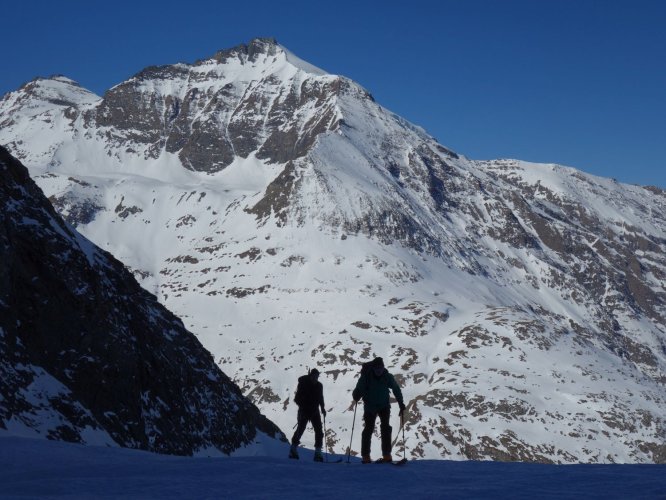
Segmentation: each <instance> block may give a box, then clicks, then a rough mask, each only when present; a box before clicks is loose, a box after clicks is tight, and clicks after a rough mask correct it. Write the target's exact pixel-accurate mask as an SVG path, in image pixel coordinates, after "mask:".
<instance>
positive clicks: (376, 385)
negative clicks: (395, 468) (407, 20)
mask: <svg viewBox="0 0 666 500" xmlns="http://www.w3.org/2000/svg"><path fill="white" fill-rule="evenodd" d="M389 389H391V391H393V395H394V396H395V398H396V399H397V400H398V406H399V407H400V415H401V416H402V413H403V412H404V410H405V404H404V402H403V399H402V392H401V391H400V387H399V386H398V384H397V382H396V381H395V379H394V378H393V375H391V374H390V373H389V372H388V371H387V370H386V368H384V360H383V359H382V358H375V359H374V360H372V361H370V362H368V363H366V364H365V365H363V368H362V369H361V377H360V378H359V379H358V383H357V384H356V388H355V389H354V392H352V397H353V398H354V401H355V402H356V403H357V404H358V401H359V399H361V398H363V432H362V433H361V457H362V459H363V463H364V464H367V463H370V462H372V460H371V459H370V440H371V438H372V433H373V432H374V431H375V422H376V420H377V416H378V415H379V421H380V429H381V431H382V458H380V459H379V460H377V462H378V463H384V462H385V463H390V462H392V461H393V457H391V431H392V428H391V426H390V425H389V419H390V417H391V403H390V401H389Z"/></svg>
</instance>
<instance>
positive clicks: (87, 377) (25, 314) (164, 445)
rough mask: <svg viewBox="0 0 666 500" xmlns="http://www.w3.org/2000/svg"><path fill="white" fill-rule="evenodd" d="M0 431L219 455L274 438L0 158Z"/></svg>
mask: <svg viewBox="0 0 666 500" xmlns="http://www.w3.org/2000/svg"><path fill="white" fill-rule="evenodd" d="M0 207H1V210H0V214H1V215H0V262H2V266H1V267H0V311H1V316H0V351H1V352H2V356H1V357H0V375H1V376H0V429H5V430H6V431H8V432H9V433H12V434H18V435H28V436H42V437H47V438H49V439H57V440H64V441H73V442H79V443H86V444H98V445H107V446H109V445H110V446H118V445H120V446H124V447H129V448H140V449H144V450H150V451H157V452H161V453H172V454H181V455H182V454H184V455H191V454H193V453H206V454H211V453H216V454H222V453H226V454H229V453H231V452H234V451H236V450H238V449H239V448H244V447H247V446H248V445H254V443H256V442H257V441H262V440H270V439H269V437H268V436H271V437H273V438H275V439H276V440H277V438H278V437H280V436H281V432H280V431H279V430H278V429H277V428H276V427H275V425H274V424H273V423H271V422H269V421H268V420H267V419H266V418H265V417H264V416H263V415H261V414H260V413H259V411H258V410H257V408H256V407H255V406H254V405H253V404H252V403H250V402H249V401H248V400H247V399H246V398H245V397H243V395H242V393H241V391H240V389H239V388H238V386H237V385H236V384H234V383H233V382H232V381H231V380H229V378H228V377H227V376H226V375H225V374H224V373H222V371H221V370H220V369H219V368H218V367H217V366H216V365H215V362H214V360H213V359H212V357H211V355H210V354H209V353H208V352H207V351H206V350H205V349H204V348H203V347H202V346H201V344H200V343H199V342H198V341H197V339H196V338H195V337H194V335H192V334H191V333H190V332H188V331H187V330H186V329H185V328H184V326H183V323H182V321H181V320H180V319H178V318H176V317H175V316H174V315H173V314H172V313H170V312H169V311H167V310H166V309H165V308H164V306H162V305H160V304H159V303H158V302H157V300H156V299H155V297H154V296H152V295H151V294H149V293H147V292H146V291H145V290H143V289H142V288H141V287H140V286H139V284H138V283H137V282H136V280H135V279H134V278H133V277H132V275H131V274H130V273H129V272H128V271H127V270H126V269H125V267H124V266H123V265H122V264H121V263H120V262H118V261H117V260H116V259H114V258H113V257H112V256H111V255H109V254H108V253H107V252H104V251H102V250H100V249H99V248H97V247H95V245H93V244H92V243H91V242H90V241H88V240H87V239H85V238H84V237H83V236H81V235H80V234H78V233H77V232H76V231H75V230H73V229H72V228H71V226H70V225H69V224H67V223H66V222H65V221H63V220H62V218H61V217H60V216H59V215H58V214H57V213H56V212H55V210H54V209H53V207H52V206H51V204H50V203H49V202H48V201H47V199H46V198H45V197H44V195H43V193H42V192H41V191H40V189H39V188H38V187H37V186H36V185H35V183H34V182H33V180H32V179H31V178H30V176H29V174H28V171H27V169H26V168H25V167H24V166H23V165H21V164H20V163H19V162H18V161H17V160H16V159H14V158H12V157H11V155H9V153H7V151H6V150H5V149H4V148H1V147H0Z"/></svg>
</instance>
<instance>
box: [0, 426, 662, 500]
mask: <svg viewBox="0 0 666 500" xmlns="http://www.w3.org/2000/svg"><path fill="white" fill-rule="evenodd" d="M0 435H1V434H0ZM664 491H666V466H664V465H566V466H558V465H541V464H517V463H514V464H510V463H497V462H468V461H465V462H453V461H444V460H418V461H413V462H410V463H408V464H407V465H405V466H403V467H393V466H387V465H361V464H360V463H358V462H353V463H350V464H347V463H346V462H343V463H340V464H316V463H314V462H311V461H305V460H300V461H292V460H287V459H285V458H275V457H245V458H236V457H231V458H183V457H173V456H164V455H154V454H150V453H146V452H139V451H133V450H122V449H117V448H116V449H114V448H102V447H93V446H85V447H84V446H77V445H72V444H66V443H57V442H47V441H37V440H29V439H25V438H15V437H0V497H2V498H160V499H168V498H220V497H223V498H274V497H278V498H300V497H311V498H364V499H370V498H394V497H396V498H529V499H533V498H545V499H548V498H557V499H567V498H571V499H573V498H576V499H578V498H589V499H592V498H603V499H613V498H618V499H626V498H634V499H658V498H664Z"/></svg>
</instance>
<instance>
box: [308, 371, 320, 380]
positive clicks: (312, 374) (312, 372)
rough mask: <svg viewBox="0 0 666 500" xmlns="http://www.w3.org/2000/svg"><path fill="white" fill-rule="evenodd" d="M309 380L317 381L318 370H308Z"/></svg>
mask: <svg viewBox="0 0 666 500" xmlns="http://www.w3.org/2000/svg"><path fill="white" fill-rule="evenodd" d="M310 378H312V380H318V379H319V370H317V369H316V368H313V369H312V370H310Z"/></svg>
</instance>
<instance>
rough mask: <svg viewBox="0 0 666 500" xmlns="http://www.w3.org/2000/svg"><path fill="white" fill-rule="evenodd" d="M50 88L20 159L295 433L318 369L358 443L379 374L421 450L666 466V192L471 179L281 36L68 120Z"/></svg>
mask: <svg viewBox="0 0 666 500" xmlns="http://www.w3.org/2000/svg"><path fill="white" fill-rule="evenodd" d="M51 82H52V80H38V81H36V82H32V83H31V84H28V85H27V86H25V87H23V88H22V89H19V90H18V91H17V92H15V93H11V94H8V95H7V96H5V97H4V98H3V100H2V101H0V141H2V142H5V143H7V144H9V145H10V147H11V149H12V151H14V152H15V153H16V154H17V155H19V157H21V158H23V159H24V161H25V162H26V163H27V164H28V166H29V167H30V168H31V172H32V174H33V175H34V176H35V178H36V180H37V182H39V184H40V185H41V186H42V188H43V189H44V190H45V192H47V194H48V195H49V196H50V199H51V201H52V202H53V203H54V204H55V206H56V207H57V208H58V210H59V211H60V212H61V213H62V214H63V215H64V216H65V217H67V218H68V220H69V221H70V222H71V223H73V224H75V225H77V227H78V229H79V230H81V231H82V232H83V234H85V235H86V236H87V237H89V238H90V239H91V240H93V241H95V242H96V243H97V244H98V245H100V246H101V247H102V248H105V249H107V250H109V251H111V252H112V253H113V254H114V255H115V256H116V257H117V258H119V259H120V260H122V261H123V262H124V263H125V264H126V265H127V266H128V267H129V268H131V269H132V270H133V271H134V273H135V275H136V276H137V278H138V279H139V280H140V282H141V284H142V286H144V287H145V288H146V289H148V290H149V291H151V292H153V293H155V295H156V296H157V297H158V299H159V300H160V302H162V303H163V304H165V305H167V307H169V309H171V310H173V311H175V312H176V314H178V315H179V316H180V317H182V318H183V320H184V322H185V323H186V324H187V325H188V328H190V329H191V330H192V331H193V332H194V333H195V334H196V335H197V337H198V338H199V339H200V340H201V342H202V343H203V344H204V346H205V347H206V348H207V349H208V350H209V351H210V352H211V353H212V354H213V356H214V357H215V360H216V362H217V363H218V364H219V365H220V366H223V367H224V369H225V371H227V372H228V373H229V374H230V375H231V376H232V378H233V379H234V380H235V381H236V382H237V383H239V385H241V387H242V389H243V391H244V393H245V394H246V395H248V396H249V397H251V398H252V399H253V401H255V402H256V404H258V405H259V406H260V408H262V411H264V412H266V413H267V415H269V416H270V418H272V419H274V420H275V421H276V422H278V423H279V425H281V426H283V428H287V427H289V426H291V425H292V424H293V422H294V421H295V409H294V405H293V403H292V402H291V399H292V395H293V390H294V388H295V381H296V378H297V376H298V375H300V374H301V373H303V371H304V370H305V367H306V366H308V365H309V366H312V365H313V364H317V365H318V366H320V369H322V371H323V372H324V374H325V378H324V379H323V382H324V385H325V390H326V398H327V403H328V404H329V405H330V406H331V407H332V408H333V411H332V412H331V413H330V416H329V418H330V420H331V422H329V430H330V434H329V444H330V446H332V447H334V448H335V449H337V450H341V449H342V448H343V447H346V446H347V444H348V435H349V432H350V430H351V426H352V421H351V419H352V412H351V407H350V406H349V405H350V399H351V396H350V392H351V389H352V388H353V386H354V380H355V376H356V373H357V372H358V367H359V364H360V363H361V362H362V361H364V360H367V359H369V358H370V357H372V356H374V355H380V356H383V357H384V358H385V359H386V360H387V361H388V364H389V366H390V369H391V371H392V372H393V373H395V374H396V375H397V378H398V379H399V380H400V382H401V384H403V387H404V391H403V392H404V393H405V395H406V398H407V399H408V400H409V405H408V406H409V408H410V411H411V416H410V418H409V419H408V426H407V433H408V436H409V438H408V440H409V442H410V443H412V444H411V446H410V450H409V451H410V453H411V454H412V455H413V456H416V457H426V458H434V457H452V458H474V459H482V458H493V459H502V460H504V459H507V460H533V461H544V462H575V461H583V462H586V461H590V462H614V461H615V462H646V461H647V462H649V461H655V462H663V461H664V460H665V456H666V449H665V448H664V444H663V443H664V439H665V437H666V423H665V422H664V420H663V416H662V411H661V410H660V408H662V407H663V405H664V401H665V400H666V389H665V386H664V384H665V383H666V331H665V327H664V325H665V324H666V316H665V315H666V289H665V288H664V276H665V275H666V259H665V258H664V255H665V253H664V252H665V251H666V221H665V219H664V213H665V212H664V208H665V207H666V193H664V192H663V191H661V190H659V189H657V188H643V187H638V186H628V185H624V184H619V183H616V182H613V181H611V180H607V179H601V178H598V177H594V176H590V175H587V174H584V173H582V172H579V171H576V170H574V169H569V168H565V167H560V166H556V165H537V164H529V163H526V162H520V161H513V160H497V161H489V162H479V161H472V160H469V159H467V158H464V157H462V156H460V155H458V154H456V153H454V152H452V151H449V150H448V149H446V148H444V147H443V146H441V145H440V144H438V143H437V142H436V141H435V140H434V139H433V138H431V137H430V136H428V135H427V134H426V133H425V132H424V131H422V130H421V129H419V128H418V127H415V126H413V125H412V124H410V123H408V122H406V121H405V120H403V119H401V118H400V117H398V116H396V115H394V114H392V113H391V112H389V111H387V110H386V109H384V108H382V107H381V106H379V105H378V104H377V103H375V102H374V100H373V99H372V97H371V96H370V95H369V94H368V92H367V91H365V90H364V89H363V88H361V87H360V86H359V85H357V84H356V83H354V82H351V81H350V80H348V79H345V78H343V77H339V76H334V75H327V74H324V73H323V72H322V71H321V70H318V69H316V68H313V67H311V66H309V65H307V64H305V63H303V62H302V61H300V60H298V59H296V58H295V57H294V56H293V55H291V54H290V53H289V52H288V51H287V50H286V49H284V48H283V47H281V46H280V45H279V44H277V43H275V42H274V41H272V40H265V39H258V40H253V41H252V42H251V43H250V44H248V45H247V46H245V45H243V46H239V47H237V48H234V49H230V50H228V51H221V52H219V53H217V54H216V55H215V56H213V57H212V58H209V59H206V60H203V61H199V62H196V63H194V64H192V65H187V64H178V65H173V66H164V67H160V68H148V69H147V70H144V71H142V72H141V73H139V74H138V75H136V76H135V77H133V78H131V79H129V80H128V81H126V82H123V83H121V84H119V85H117V86H116V87H114V88H112V89H111V90H109V91H108V92H107V93H106V94H105V96H104V97H103V98H94V97H92V96H90V95H88V94H86V95H85V98H81V101H80V102H78V103H75V104H72V105H70V106H68V107H62V106H59V105H54V104H52V103H50V101H49V100H48V99H45V98H43V97H41V96H42V94H47V95H53V94H54V93H55V92H56V91H57V89H59V88H60V84H61V83H62V77H58V78H56V80H55V83H54V84H52V83H51ZM31 85H32V86H33V87H30V86H31ZM35 86H36V87H39V88H40V89H42V90H39V91H36V90H34V87H35ZM71 86H72V88H71V89H69V90H68V91H67V92H65V91H62V90H61V92H62V93H64V94H66V95H71V94H76V95H79V94H77V92H78V91H77V89H78V87H77V86H76V85H74V84H73V83H72V84H71ZM47 89H48V90H47ZM63 100H67V99H63ZM69 101H73V99H72V98H70V99H69ZM23 102H29V103H33V104H30V106H27V105H24V104H22V103H23ZM35 102H38V103H39V104H34V103H35ZM33 110H40V112H39V113H37V112H36V111H33ZM35 131H39V132H38V133H37V132H35ZM394 427H396V428H397V425H395V426H394Z"/></svg>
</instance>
